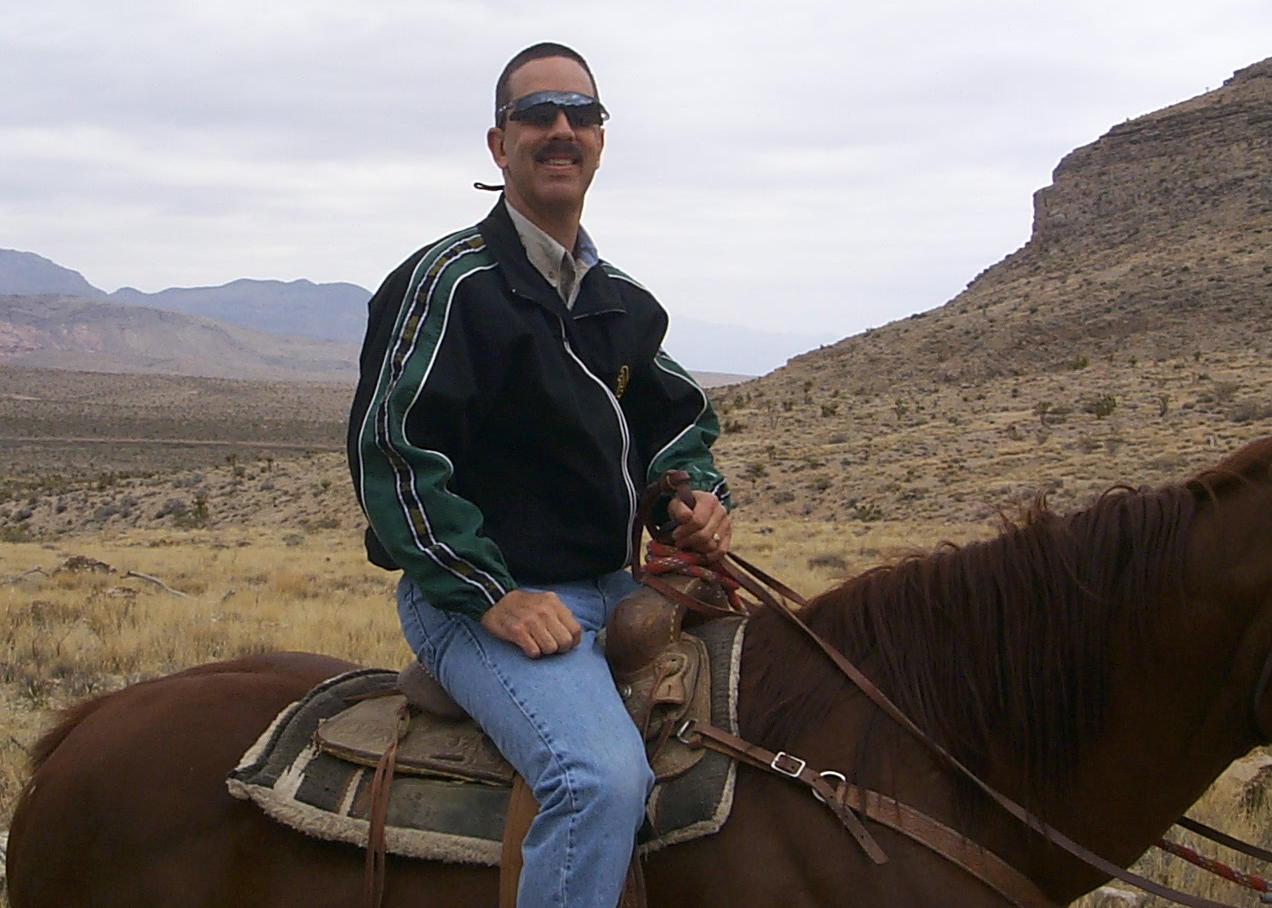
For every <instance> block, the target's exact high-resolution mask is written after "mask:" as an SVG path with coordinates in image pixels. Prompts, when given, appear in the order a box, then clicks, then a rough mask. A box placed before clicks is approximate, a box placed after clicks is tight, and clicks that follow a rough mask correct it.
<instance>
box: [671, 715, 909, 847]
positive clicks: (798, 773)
mask: <svg viewBox="0 0 1272 908" xmlns="http://www.w3.org/2000/svg"><path fill="white" fill-rule="evenodd" d="M690 735H696V736H698V738H699V741H695V740H694V739H693V738H691V737H689V736H690ZM676 737H678V738H679V739H680V740H681V741H683V742H684V743H685V744H688V745H689V746H690V747H693V746H695V745H696V744H698V743H701V744H702V745H704V746H706V747H710V748H711V749H712V750H717V751H719V752H720V753H723V754H726V755H727V756H730V757H732V758H734V759H735V760H741V761H742V762H744V763H749V764H750V765H752V766H755V767H757V768H759V769H765V770H769V771H771V772H774V773H777V774H779V775H783V776H786V777H787V778H790V779H794V780H796V781H797V782H802V783H804V784H805V785H807V786H808V787H809V788H811V789H812V790H813V791H814V792H816V793H817V797H818V799H819V800H821V801H824V802H825V803H826V806H827V807H829V808H830V809H831V810H832V811H834V814H835V816H837V817H839V821H840V822H841V823H843V824H844V827H845V828H846V829H847V830H848V831H849V832H850V833H851V834H852V837H853V838H855V839H856V840H857V844H859V845H860V846H861V847H862V849H863V850H864V851H865V852H866V854H868V855H869V856H870V860H872V861H874V862H875V863H876V864H886V863H887V862H888V856H887V854H885V853H884V851H883V849H882V848H880V847H879V843H878V842H876V841H875V840H874V836H872V835H871V834H870V833H869V832H868V831H867V830H866V827H865V826H864V825H862V822H861V820H860V819H859V818H858V817H857V815H856V814H855V813H853V812H852V810H851V809H850V808H849V807H848V805H847V804H845V803H843V801H842V800H841V799H840V798H839V797H838V792H837V791H836V789H835V787H834V786H833V785H831V784H830V783H829V782H827V781H826V779H825V778H824V777H823V776H822V775H821V774H820V773H817V772H814V771H813V770H811V769H809V768H808V764H807V763H805V762H804V761H803V760H801V759H799V758H798V757H792V756H791V755H790V754H788V753H786V752H785V751H783V752H782V753H773V752H772V751H769V750H765V749H764V748H763V747H760V746H759V745H756V744H752V743H751V742H750V741H744V740H743V739H742V738H739V737H737V736H736V735H732V734H730V733H729V732H727V731H724V730H723V729H719V728H716V727H715V726H714V725H708V724H706V723H705V722H698V721H695V720H693V719H689V720H688V721H686V722H685V723H684V724H683V725H682V726H681V727H680V730H679V731H677V732H676Z"/></svg>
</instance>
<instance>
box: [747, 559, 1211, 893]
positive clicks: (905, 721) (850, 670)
mask: <svg viewBox="0 0 1272 908" xmlns="http://www.w3.org/2000/svg"><path fill="white" fill-rule="evenodd" d="M727 558H728V559H730V560H732V561H734V562H736V563H737V564H739V565H741V566H742V567H744V568H746V570H748V571H751V572H752V573H754V575H755V577H758V578H759V579H760V580H762V581H764V582H765V583H769V584H770V585H771V586H772V587H773V588H774V589H776V590H778V591H779V592H782V595H787V594H786V592H784V591H783V589H784V588H783V587H782V585H780V584H778V583H776V582H775V581H772V578H770V577H769V576H768V575H767V574H765V573H764V572H763V571H761V570H759V569H758V568H756V567H754V566H752V565H750V564H748V563H747V562H746V561H744V560H743V559H741V558H738V557H737V556H736V555H734V554H733V553H729V554H728V556H727ZM725 567H726V569H727V570H728V572H729V574H730V576H732V577H733V578H734V579H735V580H738V582H739V583H742V585H743V587H744V588H745V589H746V590H747V591H748V592H750V593H752V594H753V595H755V596H757V598H759V599H760V600H761V601H762V602H763V603H764V604H765V605H767V606H769V607H770V608H772V609H775V610H776V611H777V612H778V613H779V614H780V615H782V617H784V618H785V619H786V620H787V621H789V622H790V623H791V624H793V625H794V626H795V627H796V628H798V629H799V630H800V632H801V633H803V634H804V635H805V636H806V637H808V638H809V639H810V640H811V641H812V642H813V643H814V644H816V645H817V647H818V648H819V649H821V650H822V652H824V653H825V654H826V656H827V657H828V658H829V659H830V660H831V661H832V662H834V664H835V665H836V666H837V667H838V668H839V670H840V671H841V672H843V673H844V674H845V675H846V676H847V677H848V678H849V680H851V681H852V682H853V683H854V684H856V685H857V687H858V688H860V689H861V691H862V693H864V694H865V695H866V696H867V697H868V698H869V699H870V700H871V701H872V702H873V703H874V704H875V705H876V706H877V707H879V709H881V710H882V711H883V712H884V713H885V714H886V715H887V716H889V717H890V718H891V719H892V720H893V721H894V722H896V723H897V724H898V725H900V726H901V727H902V728H904V729H905V730H906V731H908V732H909V733H910V734H911V735H913V736H914V737H915V738H916V739H917V740H919V741H920V742H922V743H923V744H924V745H925V746H926V747H927V748H928V749H929V750H930V751H932V753H934V754H935V755H936V756H937V757H939V758H940V759H941V760H942V761H943V762H944V763H945V764H946V765H948V766H949V767H951V768H952V769H954V770H955V771H956V772H957V773H958V774H959V775H961V776H963V777H964V778H965V779H967V780H968V781H969V782H971V783H972V784H973V785H975V786H976V787H977V788H979V789H980V790H981V791H982V792H983V793H984V794H985V795H987V796H988V797H989V798H990V800H992V801H993V802H994V803H995V804H997V805H998V806H999V807H1001V808H1002V809H1003V810H1005V811H1006V812H1007V813H1009V814H1010V815H1011V816H1013V817H1015V818H1016V819H1017V820H1019V821H1020V822H1021V823H1023V824H1025V825H1026V826H1028V827H1029V828H1030V829H1032V830H1033V831H1034V832H1036V833H1038V834H1039V835H1041V836H1042V837H1043V838H1044V839H1046V840H1047V841H1049V842H1051V843H1052V844H1053V845H1056V846H1058V847H1060V848H1061V849H1063V850H1064V851H1067V852H1069V854H1071V855H1073V856H1074V857H1076V858H1078V859H1079V860H1081V861H1083V862H1085V863H1086V864H1088V865H1090V866H1091V867H1094V868H1096V869H1098V870H1100V871H1101V872H1103V873H1107V874H1108V875H1109V876H1111V877H1115V878H1117V879H1120V880H1123V881H1125V882H1128V883H1131V884H1133V885H1134V886H1137V887H1139V888H1140V889H1143V890H1144V891H1145V892H1149V893H1152V894H1153V895H1156V896H1159V897H1161V898H1164V899H1168V900H1170V901H1173V902H1177V903H1178V904H1180V905H1188V906H1190V908H1236V906H1232V905H1229V904H1227V903H1224V902H1216V901H1212V900H1211V899H1206V898H1202V897H1201V896H1195V895H1191V894H1189V893H1186V892H1180V891H1179V890H1177V889H1171V888H1170V887H1168V886H1163V885H1161V884H1160V883H1156V882H1154V881H1153V880H1150V879H1148V878H1147V877H1143V876H1140V875H1139V874H1137V873H1133V872H1132V871H1130V870H1126V869H1125V868H1123V867H1119V866H1118V865H1117V864H1114V863H1113V862H1112V861H1110V860H1108V859H1107V858H1103V857H1101V856H1100V855H1098V854H1096V853H1095V852H1093V851H1091V850H1089V849H1088V848H1086V847H1084V846H1082V845H1079V844H1078V843H1077V842H1075V841H1073V840H1072V839H1070V838H1069V837H1068V836H1066V835H1065V834H1064V833H1062V832H1060V830H1058V829H1056V828H1054V827H1052V826H1049V825H1048V824H1046V823H1044V822H1043V821H1042V820H1040V819H1039V818H1038V817H1035V816H1034V815H1033V814H1031V813H1030V812H1029V811H1027V810H1025V808H1023V807H1021V806H1020V805H1019V804H1017V803H1016V802H1015V801H1013V800H1012V799H1011V798H1008V797H1007V796H1006V795H1004V794H1001V793H1000V792H998V791H997V790H996V789H994V788H993V787H991V786H990V785H989V784H988V783H987V782H985V781H984V780H982V779H981V778H980V777H979V776H978V775H976V774H975V773H974V772H972V771H971V770H970V769H968V768H967V767H966V766H964V765H963V763H962V762H961V761H960V760H958V758H956V757H955V756H954V755H953V754H951V753H950V752H949V751H948V750H946V749H945V748H944V747H942V746H941V745H940V744H938V743H936V742H935V741H933V740H932V739H931V738H930V737H928V735H927V733H926V732H924V731H923V730H922V729H921V728H919V727H918V726H917V725H915V724H914V722H913V721H912V720H911V719H910V717H909V716H907V715H906V714H905V713H903V712H902V711H901V709H900V708H899V707H898V706H897V705H896V704H895V703H893V702H892V700H891V699H889V698H888V696H887V695H886V694H884V693H883V691H881V690H880V689H879V688H878V687H876V686H875V684H874V683H873V682H872V681H871V680H870V679H869V678H867V677H866V676H865V675H864V674H862V672H861V670H860V669H858V668H857V667H856V666H855V665H853V664H852V663H851V662H849V661H848V659H847V657H845V656H844V654H843V653H841V652H839V651H838V650H837V649H835V648H834V647H832V646H831V645H830V644H829V643H827V642H826V641H825V640H824V639H822V637H821V636H820V635H818V634H817V633H816V632H815V631H814V630H813V629H812V628H810V627H809V626H808V625H807V624H805V623H804V621H803V620H802V619H801V618H800V617H799V616H798V615H797V614H795V612H794V610H793V609H791V608H790V607H789V606H788V605H786V603H785V602H783V601H781V600H780V599H779V598H778V597H777V596H774V595H773V594H772V593H769V592H768V591H767V590H765V589H763V588H762V587H760V585H759V584H758V583H756V582H755V581H754V580H753V579H751V578H750V577H746V576H745V575H744V574H743V573H742V572H741V571H738V570H737V569H735V568H733V566H732V565H728V564H726V565H725ZM792 598H795V600H796V601H797V602H799V603H800V604H804V602H803V600H802V599H800V598H798V597H792Z"/></svg>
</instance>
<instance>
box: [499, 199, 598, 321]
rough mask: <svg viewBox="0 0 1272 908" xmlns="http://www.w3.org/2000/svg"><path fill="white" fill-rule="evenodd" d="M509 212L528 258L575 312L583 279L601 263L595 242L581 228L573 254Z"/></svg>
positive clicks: (515, 210) (518, 214) (530, 222)
mask: <svg viewBox="0 0 1272 908" xmlns="http://www.w3.org/2000/svg"><path fill="white" fill-rule="evenodd" d="M507 208H508V215H509V217H511V218H512V226H514V227H516V228H517V235H518V236H520V237H521V245H522V246H524V247H525V248H526V257H527V258H528V259H530V264H531V265H534V267H535V270H537V271H538V272H539V273H540V274H542V275H543V277H544V280H546V281H547V282H548V283H549V284H551V285H552V286H553V287H554V288H556V292H557V293H559V294H560V295H561V299H562V300H563V301H564V302H565V307H566V308H567V309H572V308H574V300H575V299H577V298H578V295H579V284H581V283H583V276H584V275H585V274H587V271H588V269H589V268H591V267H592V266H593V265H595V264H596V263H597V262H599V261H600V258H599V257H598V256H597V254H596V245H595V244H594V243H593V242H592V238H591V237H590V236H588V235H587V231H586V230H584V229H583V227H582V225H579V236H578V240H577V241H576V242H575V244H574V252H573V253H570V252H569V250H567V249H566V248H565V247H564V246H562V245H561V244H560V243H558V242H557V241H556V240H554V239H553V238H552V237H550V236H548V234H547V233H545V232H544V231H543V230H542V229H541V228H540V227H539V226H538V225H536V224H535V223H533V222H532V221H531V220H530V219H529V218H528V217H526V216H525V215H524V214H522V213H521V212H520V211H518V210H517V209H516V208H514V207H512V205H511V204H509V205H508V206H507Z"/></svg>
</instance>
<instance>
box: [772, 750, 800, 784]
mask: <svg viewBox="0 0 1272 908" xmlns="http://www.w3.org/2000/svg"><path fill="white" fill-rule="evenodd" d="M807 765H808V764H807V763H806V762H805V761H803V760H801V759H800V758H799V757H792V756H791V755H790V754H788V753H787V752H786V751H784V750H779V751H778V752H777V756H775V757H774V758H773V761H772V762H771V763H769V769H771V770H773V771H774V772H780V773H781V774H782V775H784V776H790V777H791V778H792V779H798V778H799V774H800V773H801V772H803V771H804V767H805V766H807Z"/></svg>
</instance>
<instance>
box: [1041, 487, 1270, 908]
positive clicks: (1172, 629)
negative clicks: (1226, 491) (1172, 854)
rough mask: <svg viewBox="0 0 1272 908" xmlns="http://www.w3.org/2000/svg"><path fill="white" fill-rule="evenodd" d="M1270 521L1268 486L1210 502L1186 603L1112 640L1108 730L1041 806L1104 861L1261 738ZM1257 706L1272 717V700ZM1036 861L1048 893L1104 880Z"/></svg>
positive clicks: (1139, 843)
mask: <svg viewBox="0 0 1272 908" xmlns="http://www.w3.org/2000/svg"><path fill="white" fill-rule="evenodd" d="M1268 515H1272V494H1270V493H1269V490H1268V489H1267V488H1256V487H1249V488H1246V489H1244V490H1242V492H1241V494H1240V495H1237V496H1234V497H1230V498H1228V499H1226V500H1223V501H1218V500H1216V501H1212V502H1210V503H1209V504H1208V506H1207V507H1206V508H1205V509H1204V510H1203V511H1201V512H1199V513H1198V515H1197V516H1196V518H1195V520H1194V522H1193V526H1192V528H1191V530H1190V534H1189V538H1188V546H1187V560H1186V567H1185V571H1184V593H1183V601H1182V603H1180V604H1179V605H1178V606H1177V607H1171V608H1164V609H1161V610H1159V612H1158V614H1157V615H1156V616H1155V618H1154V620H1153V621H1152V622H1151V623H1150V624H1149V625H1148V627H1147V628H1145V629H1144V630H1143V631H1142V632H1141V633H1137V634H1131V633H1124V634H1121V635H1119V637H1118V638H1116V639H1115V640H1114V643H1113V647H1112V650H1111V652H1112V658H1113V663H1112V665H1113V668H1112V674H1111V676H1110V680H1109V700H1108V704H1109V705H1108V711H1107V714H1106V715H1107V721H1106V723H1105V725H1104V729H1103V731H1102V732H1101V733H1100V734H1099V735H1098V736H1097V737H1095V738H1094V739H1093V740H1092V741H1091V742H1090V743H1089V745H1088V746H1087V747H1085V748H1084V750H1083V754H1082V758H1081V760H1080V762H1079V765H1078V766H1077V767H1076V768H1075V772H1074V776H1073V782H1072V786H1071V788H1070V789H1069V790H1067V791H1066V792H1064V793H1063V796H1061V797H1057V798H1055V799H1053V800H1052V801H1050V802H1049V803H1046V804H1045V810H1046V813H1047V819H1048V821H1049V822H1051V823H1052V824H1053V825H1055V826H1056V827H1057V828H1059V829H1061V830H1063V831H1064V832H1066V833H1067V834H1068V835H1069V836H1070V837H1071V838H1074V839H1075V840H1077V841H1079V842H1081V843H1082V844H1084V845H1086V846H1087V847H1088V848H1090V849H1091V850H1093V851H1095V852H1097V853H1099V854H1101V855H1103V856H1105V857H1107V858H1109V859H1110V860H1113V861H1115V862H1117V863H1120V864H1123V865H1125V864H1129V863H1130V862H1131V861H1133V860H1134V859H1135V858H1136V857H1138V855H1139V854H1140V853H1142V852H1143V851H1144V849H1146V848H1148V847H1149V846H1151V845H1152V844H1153V843H1154V842H1155V841H1156V840H1157V839H1158V838H1159V837H1160V835H1161V834H1162V832H1163V831H1164V830H1165V829H1166V828H1167V827H1168V826H1169V825H1170V824H1171V823H1173V822H1174V821H1175V820H1176V819H1177V818H1178V817H1179V816H1180V815H1182V814H1183V813H1184V812H1186V811H1187V809H1188V808H1189V807H1190V806H1191V805H1192V804H1193V802H1194V801H1196V799H1197V798H1198V797H1200V796H1201V794H1202V793H1203V792H1204V791H1205V790H1206V789H1207V788H1208V787H1209V786H1210V784H1211V783H1212V782H1213V781H1214V780H1215V778H1216V777H1217V776H1218V775H1219V774H1220V773H1221V772H1223V770H1224V769H1225V768H1226V767H1227V766H1228V765H1229V764H1230V763H1231V762H1232V761H1233V760H1234V759H1236V758H1237V757H1240V756H1241V755H1243V754H1244V753H1246V752H1247V751H1248V750H1249V749H1250V748H1251V747H1253V746H1254V745H1255V744H1256V743H1258V741H1257V735H1256V731H1255V721H1254V718H1253V716H1254V713H1255V711H1256V704H1254V703H1253V697H1254V693H1255V688H1256V686H1257V685H1258V679H1259V676H1260V672H1261V670H1262V667H1263V663H1264V661H1265V659H1266V658H1267V657H1268V653H1269V652H1270V651H1272V538H1270V537H1272V533H1270V532H1269V529H1268V524H1269V520H1268ZM1265 699H1267V698H1265ZM1257 706H1260V707H1261V710H1260V711H1262V712H1264V713H1265V715H1266V719H1265V720H1264V721H1266V720H1267V719H1272V702H1269V703H1267V704H1259V705H1257ZM1265 727H1267V726H1266V725H1265ZM1033 860H1034V862H1035V868H1034V872H1033V875H1034V877H1035V879H1039V881H1040V882H1043V883H1044V888H1047V889H1048V890H1049V891H1060V892H1062V893H1063V894H1066V895H1067V894H1068V893H1070V892H1071V893H1072V894H1074V895H1076V894H1079V893H1080V892H1084V891H1086V890H1087V889H1088V888H1090V887H1091V886H1094V885H1097V884H1098V883H1099V882H1100V881H1101V877H1100V875H1099V874H1098V873H1093V872H1091V871H1090V870H1088V869H1085V868H1080V867H1077V866H1075V864H1074V862H1073V861H1072V860H1071V859H1069V858H1067V856H1061V855H1058V854H1057V853H1056V852H1054V851H1041V852H1040V851H1038V850H1037V849H1036V848H1035V849H1034V851H1033ZM1047 883H1050V884H1051V885H1046V884H1047Z"/></svg>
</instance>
